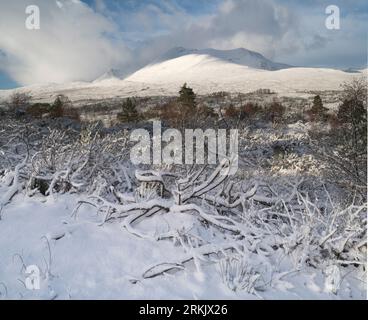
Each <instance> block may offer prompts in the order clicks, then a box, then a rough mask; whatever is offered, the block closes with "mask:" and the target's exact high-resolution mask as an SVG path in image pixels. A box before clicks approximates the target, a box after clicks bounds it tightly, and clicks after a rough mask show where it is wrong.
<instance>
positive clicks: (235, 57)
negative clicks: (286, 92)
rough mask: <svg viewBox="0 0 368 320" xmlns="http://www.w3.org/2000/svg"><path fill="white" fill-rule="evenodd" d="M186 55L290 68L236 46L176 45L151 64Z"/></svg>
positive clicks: (274, 67) (266, 67) (272, 68)
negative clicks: (184, 46) (223, 48)
mask: <svg viewBox="0 0 368 320" xmlns="http://www.w3.org/2000/svg"><path fill="white" fill-rule="evenodd" d="M187 55H205V56H209V57H212V58H217V59H219V60H223V61H224V62H225V61H226V62H230V63H235V64H239V65H243V66H247V67H250V68H255V69H263V70H269V71H272V70H280V69H287V68H291V66H289V65H287V64H283V63H277V62H273V61H271V60H268V59H267V58H265V57H264V56H263V55H261V54H260V53H258V52H255V51H251V50H247V49H244V48H238V49H233V50H216V49H202V50H198V49H185V48H182V47H176V48H173V49H171V50H169V51H168V52H166V53H165V54H164V55H162V56H161V57H160V58H159V59H157V60H155V61H154V62H153V63H152V64H156V63H160V62H164V61H167V60H171V59H175V58H179V57H183V56H187Z"/></svg>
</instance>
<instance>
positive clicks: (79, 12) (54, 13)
mask: <svg viewBox="0 0 368 320" xmlns="http://www.w3.org/2000/svg"><path fill="white" fill-rule="evenodd" d="M33 3H34V4H36V5H38V6H39V8H40V18H41V29H40V30H27V29H26V28H25V19H26V17H27V15H26V14H25V8H26V7H27V5H29V1H23V0H19V1H7V2H6V3H2V4H1V19H0V35H1V36H0V50H1V51H2V52H3V55H2V56H1V57H0V69H3V70H4V71H5V72H7V73H8V74H9V75H10V76H11V77H12V78H13V79H14V80H16V81H17V82H18V83H20V84H23V85H29V84H34V83H44V82H58V83H60V82H68V81H76V80H93V79H94V78H96V77H98V76H99V75H101V74H102V73H104V72H105V71H106V70H107V69H109V68H111V67H121V66H124V64H125V63H126V62H127V61H128V60H129V55H130V53H129V50H128V49H127V48H126V47H125V46H124V44H123V43H122V42H117V41H115V40H112V39H111V38H110V36H109V35H111V34H114V33H116V32H117V30H116V29H115V26H114V24H113V23H111V21H109V20H108V19H107V18H105V17H104V16H102V15H100V14H97V13H95V12H94V11H93V10H92V9H91V8H89V7H88V6H87V5H85V4H83V3H82V2H80V1H78V0H59V1H57V2H56V1H48V0H41V1H33Z"/></svg>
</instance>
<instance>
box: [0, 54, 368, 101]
mask: <svg viewBox="0 0 368 320" xmlns="http://www.w3.org/2000/svg"><path fill="white" fill-rule="evenodd" d="M362 75H365V76H367V69H364V70H360V71H359V72H358V73H351V72H344V71H341V70H336V69H328V68H300V67H291V66H289V65H286V64H279V63H275V62H272V61H270V60H268V59H266V58H265V57H263V56H262V55H261V54H259V53H256V52H252V51H249V50H246V49H235V50H225V51H221V50H214V49H205V50H195V49H190V50H188V49H184V48H174V49H172V50H170V51H168V52H167V53H165V54H164V55H162V56H161V57H159V58H158V59H156V60H154V61H153V62H151V63H150V64H149V65H147V66H145V67H144V68H142V69H140V70H138V71H136V72H135V73H133V74H132V75H130V76H128V77H126V78H124V79H122V73H121V72H120V71H119V70H109V71H108V72H106V73H105V74H104V75H102V76H101V77H99V78H98V79H96V80H95V81H93V82H73V83H64V84H47V85H33V86H29V87H24V88H19V89H16V90H18V91H26V92H30V93H31V94H32V96H33V97H34V99H35V100H37V101H45V102H50V101H52V100H53V99H55V96H56V95H57V94H65V95H67V96H68V97H69V98H70V99H71V100H73V101H75V102H77V101H79V102H80V103H81V104H83V103H84V101H85V100H88V101H91V100H103V99H109V98H115V97H119V98H123V97H124V98H125V97H131V96H162V95H166V96H168V95H170V96H171V95H176V94H177V93H178V90H179V88H180V87H181V86H182V85H183V83H184V82H186V83H188V85H190V86H191V87H192V88H193V89H194V90H195V91H196V93H198V94H210V93H213V92H217V91H227V92H234V93H247V92H251V91H255V90H257V89H261V88H262V89H271V90H272V91H275V92H277V93H279V94H281V95H288V96H300V95H303V94H306V95H308V94H310V92H311V91H314V90H316V91H327V90H339V89H340V88H341V87H340V86H341V84H342V83H343V82H346V81H349V80H351V79H352V78H355V77H359V76H362ZM13 92H14V90H0V104H1V101H4V100H6V99H7V98H8V97H9V95H10V94H12V93H13Z"/></svg>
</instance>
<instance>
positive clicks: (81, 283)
mask: <svg viewBox="0 0 368 320" xmlns="http://www.w3.org/2000/svg"><path fill="white" fill-rule="evenodd" d="M6 191H7V190H5V189H4V188H3V189H0V198H1V197H2V195H4V193H5V192H6ZM79 199H80V198H79ZM79 199H78V198H77V196H73V195H58V196H57V198H56V199H54V198H52V197H47V198H45V197H34V198H28V197H25V196H24V195H22V194H19V195H17V196H16V197H15V198H14V199H13V201H12V202H11V203H10V204H9V205H8V206H7V207H6V208H5V209H4V210H3V213H2V220H1V221H0V244H1V245H0V298H7V299H9V298H10V299H18V298H24V299H88V298H97V299H105V298H112V299H258V298H263V299H365V298H366V287H365V284H364V283H362V282H361V281H360V280H358V279H356V278H355V275H353V273H351V270H350V269H349V268H346V270H344V274H343V278H342V280H341V285H340V289H339V290H338V293H337V294H336V295H335V294H332V293H328V292H327V291H328V290H327V289H328V288H327V287H326V285H325V279H326V277H325V275H323V273H322V271H319V270H316V269H313V268H305V269H303V270H302V271H300V272H287V273H284V272H285V271H287V270H291V269H292V268H291V262H290V261H289V259H288V258H286V257H285V256H284V255H282V254H281V252H280V254H279V253H278V252H277V253H276V254H275V255H274V256H272V257H266V256H265V257H260V256H259V255H254V256H250V257H249V259H250V260H251V261H252V263H253V262H255V263H257V264H258V265H259V267H260V268H263V269H265V270H266V269H267V270H268V272H267V273H265V274H267V276H269V279H265V280H266V281H267V282H270V283H269V285H268V286H267V288H266V290H265V291H262V292H261V291H258V292H257V296H256V295H252V294H248V293H246V292H245V291H237V292H234V291H232V290H230V289H229V288H228V287H227V286H226V285H225V284H224V283H223V281H222V279H221V276H220V270H219V268H218V264H211V263H208V262H207V263H204V264H201V266H199V264H197V267H196V266H195V265H194V264H189V265H188V266H186V269H185V270H182V271H181V270H179V271H177V272H175V273H172V274H164V275H161V276H158V277H155V278H152V279H143V277H142V274H143V273H144V272H145V271H146V270H149V268H150V267H152V266H154V265H157V264H160V263H162V262H163V261H166V262H167V263H169V262H175V261H179V260H181V259H183V257H185V256H186V253H185V251H184V249H183V247H181V246H175V244H174V243H172V241H154V240H152V239H142V238H138V237H136V236H134V235H132V234H131V233H129V232H127V231H126V230H125V229H124V227H123V226H122V224H121V223H116V222H114V223H105V224H103V225H101V221H102V219H103V217H101V216H99V215H96V210H95V209H94V208H93V207H89V206H83V207H82V208H81V209H80V210H79V211H78V214H77V215H73V210H74V209H75V207H76V204H77V201H78V200H79ZM196 222H198V221H196V218H195V217H194V216H192V215H187V214H180V213H174V214H172V213H167V214H161V215H158V216H156V215H155V216H154V217H152V218H150V219H146V220H144V222H143V223H141V224H140V230H142V231H146V232H147V231H148V230H151V231H152V230H156V232H157V233H162V232H165V231H169V230H173V229H179V228H185V227H192V228H195V229H197V232H198V233H200V234H201V235H202V236H203V237H205V236H206V237H209V236H210V235H206V232H207V231H206V230H205V228H203V227H202V226H201V225H199V224H198V223H196ZM212 237H213V242H214V243H216V237H222V241H224V239H223V237H224V235H223V234H221V233H219V234H218V235H215V234H213V235H212ZM56 239H57V240H56ZM48 244H49V246H50V250H49V249H48ZM23 265H24V267H26V266H29V265H37V266H38V267H39V268H40V269H41V273H42V280H41V288H40V290H35V291H30V290H28V289H26V288H25V286H24V284H23V283H22V282H25V279H26V277H27V275H26V274H25V270H24V268H23V267H22V266H23ZM270 268H271V269H272V270H271V269H270Z"/></svg>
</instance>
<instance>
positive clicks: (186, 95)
mask: <svg viewBox="0 0 368 320" xmlns="http://www.w3.org/2000/svg"><path fill="white" fill-rule="evenodd" d="M179 103H180V104H181V105H182V106H183V107H188V108H190V109H194V108H195V107H196V106H197V104H196V94H195V93H194V91H193V89H192V88H190V87H188V86H187V84H186V83H184V85H183V86H182V87H181V89H180V91H179Z"/></svg>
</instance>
